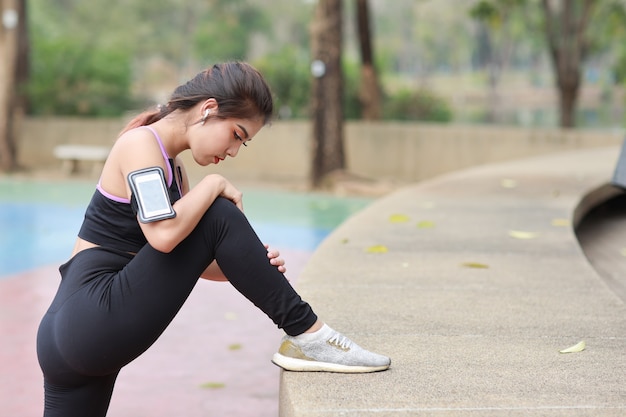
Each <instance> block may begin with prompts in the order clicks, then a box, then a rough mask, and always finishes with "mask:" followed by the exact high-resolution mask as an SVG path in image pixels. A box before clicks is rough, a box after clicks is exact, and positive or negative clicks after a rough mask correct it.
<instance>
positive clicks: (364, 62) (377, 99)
mask: <svg viewBox="0 0 626 417" xmlns="http://www.w3.org/2000/svg"><path fill="white" fill-rule="evenodd" d="M356 11H357V29H358V38H359V46H360V50H361V88H360V91H359V100H360V102H361V109H362V110H361V115H362V118H363V119H365V120H378V119H380V116H381V111H380V108H381V91H380V85H379V84H378V75H377V73H376V66H375V64H374V51H373V47H372V34H371V27H370V26H371V21H370V13H369V3H368V0H356Z"/></svg>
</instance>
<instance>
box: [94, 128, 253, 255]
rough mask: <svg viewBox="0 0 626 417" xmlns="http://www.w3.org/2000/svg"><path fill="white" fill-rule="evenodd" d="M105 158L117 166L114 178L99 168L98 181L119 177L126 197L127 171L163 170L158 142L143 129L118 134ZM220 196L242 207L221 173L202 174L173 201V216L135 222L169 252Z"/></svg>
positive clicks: (150, 239)
mask: <svg viewBox="0 0 626 417" xmlns="http://www.w3.org/2000/svg"><path fill="white" fill-rule="evenodd" d="M109 158H111V159H113V161H111V162H112V164H111V165H113V166H117V167H118V170H115V171H117V172H116V174H117V175H116V176H117V178H116V180H117V181H115V179H113V180H111V179H109V178H108V177H109V176H110V175H113V172H112V171H113V170H111V169H109V170H108V171H103V178H102V183H103V185H106V184H107V183H110V182H115V183H117V184H119V183H120V181H122V182H123V184H124V187H125V190H126V196H127V197H128V198H130V195H131V190H130V186H129V185H128V182H127V180H126V178H127V176H128V174H129V173H131V172H133V171H136V170H138V169H142V168H147V167H153V166H160V167H161V168H163V169H164V170H165V172H166V173H167V167H166V166H165V161H163V156H162V155H161V151H160V149H159V146H158V144H157V143H156V141H155V140H154V136H153V135H152V133H151V132H150V131H148V130H147V129H136V130H133V131H129V132H127V133H125V134H124V135H122V137H120V139H119V140H118V142H117V143H116V145H115V146H114V149H112V151H111V154H110V156H109ZM174 175H175V173H174ZM185 183H186V181H185ZM118 186H119V185H118ZM105 188H107V187H106V186H105ZM113 188H116V187H113ZM118 195H119V194H118ZM220 196H222V197H225V198H227V199H229V200H231V201H232V202H233V203H234V204H235V205H237V207H239V208H240V209H243V204H242V194H241V192H240V191H239V190H237V189H236V188H235V187H234V186H233V185H232V184H231V183H230V182H228V181H227V180H226V179H225V178H224V177H222V176H221V175H217V174H212V175H207V176H206V177H204V178H203V179H202V180H201V181H200V182H199V183H198V184H197V185H196V186H195V187H194V188H193V189H191V190H189V191H188V192H187V193H184V195H183V197H182V198H181V199H180V200H178V201H177V202H176V203H175V204H174V205H173V206H174V210H175V211H176V217H174V218H172V219H167V220H161V221H156V222H152V223H139V225H140V227H141V229H142V231H143V233H144V235H145V237H146V239H147V240H148V242H149V243H150V245H151V246H152V247H153V248H155V249H156V250H158V251H160V252H165V253H167V252H170V251H172V249H174V248H175V247H176V246H177V245H178V244H179V243H180V242H181V241H182V240H183V239H185V238H186V237H187V236H188V235H189V233H191V231H192V230H193V229H194V228H195V227H196V226H197V224H198V223H199V221H200V219H201V218H202V216H203V215H204V213H205V212H206V211H207V210H208V209H209V207H210V206H211V204H213V202H214V201H215V199H216V198H217V197H220Z"/></svg>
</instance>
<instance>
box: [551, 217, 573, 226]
mask: <svg viewBox="0 0 626 417" xmlns="http://www.w3.org/2000/svg"><path fill="white" fill-rule="evenodd" d="M570 224H572V222H571V221H570V220H569V219H552V226H562V227H567V226H569V225H570Z"/></svg>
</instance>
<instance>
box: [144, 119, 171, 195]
mask: <svg viewBox="0 0 626 417" xmlns="http://www.w3.org/2000/svg"><path fill="white" fill-rule="evenodd" d="M144 127H145V128H146V129H148V130H150V131H151V132H152V134H153V135H154V137H155V138H156V140H157V142H158V143H159V148H161V154H162V155H163V158H164V159H165V165H166V166H167V174H168V176H167V186H168V187H170V186H171V185H172V181H173V179H174V173H173V172H172V167H171V166H170V161H169V159H170V156H169V155H168V154H167V151H166V150H165V147H164V146H163V141H162V140H161V138H160V137H159V134H158V133H157V132H156V130H154V128H152V127H150V126H144Z"/></svg>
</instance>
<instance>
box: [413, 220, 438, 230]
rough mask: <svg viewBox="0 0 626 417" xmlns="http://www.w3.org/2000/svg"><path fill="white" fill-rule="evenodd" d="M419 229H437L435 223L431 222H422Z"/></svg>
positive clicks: (419, 223) (418, 225)
mask: <svg viewBox="0 0 626 417" xmlns="http://www.w3.org/2000/svg"><path fill="white" fill-rule="evenodd" d="M417 227H418V229H430V228H432V227H435V222H431V221H430V220H422V221H421V222H418V223H417Z"/></svg>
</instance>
